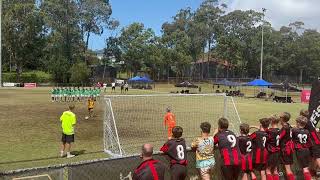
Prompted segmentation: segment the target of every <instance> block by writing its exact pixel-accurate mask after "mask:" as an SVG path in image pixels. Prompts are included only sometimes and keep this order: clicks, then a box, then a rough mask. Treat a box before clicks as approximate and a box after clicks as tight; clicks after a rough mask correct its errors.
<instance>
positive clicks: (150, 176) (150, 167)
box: [132, 144, 166, 180]
mask: <svg viewBox="0 0 320 180" xmlns="http://www.w3.org/2000/svg"><path fill="white" fill-rule="evenodd" d="M152 154H153V146H152V145H151V144H144V145H143V146H142V151H141V156H140V157H141V158H142V160H143V161H142V162H141V164H140V165H139V166H138V167H137V168H136V169H135V170H134V173H133V176H132V179H133V180H164V176H165V173H166V167H165V165H164V164H163V163H162V162H161V161H158V160H155V159H153V158H152Z"/></svg>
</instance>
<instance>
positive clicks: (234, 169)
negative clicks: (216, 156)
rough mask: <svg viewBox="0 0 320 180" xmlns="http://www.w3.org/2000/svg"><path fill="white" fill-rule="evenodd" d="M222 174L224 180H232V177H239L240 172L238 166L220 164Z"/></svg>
mask: <svg viewBox="0 0 320 180" xmlns="http://www.w3.org/2000/svg"><path fill="white" fill-rule="evenodd" d="M221 172H222V176H223V177H224V179H225V180H234V177H239V174H240V166H235V165H231V166H224V165H222V166H221Z"/></svg>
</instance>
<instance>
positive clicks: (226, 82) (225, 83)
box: [213, 79, 241, 86]
mask: <svg viewBox="0 0 320 180" xmlns="http://www.w3.org/2000/svg"><path fill="white" fill-rule="evenodd" d="M213 84H216V85H224V86H241V83H238V82H232V81H228V80H227V79H223V80H221V81H218V82H215V83H213Z"/></svg>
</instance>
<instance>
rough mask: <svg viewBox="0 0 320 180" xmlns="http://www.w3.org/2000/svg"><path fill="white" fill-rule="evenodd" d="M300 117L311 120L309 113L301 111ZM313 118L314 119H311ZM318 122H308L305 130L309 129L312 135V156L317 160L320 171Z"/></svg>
mask: <svg viewBox="0 0 320 180" xmlns="http://www.w3.org/2000/svg"><path fill="white" fill-rule="evenodd" d="M300 115H301V116H304V117H306V118H309V116H310V115H309V111H307V110H301V111H300ZM311 118H312V117H311ZM317 123H318V122H315V121H311V120H310V119H309V120H308V122H307V124H306V126H305V129H307V130H308V131H309V133H310V140H311V142H312V146H311V147H310V148H309V150H310V153H311V156H312V157H313V158H314V159H315V160H316V164H317V167H318V169H320V137H319V135H318V133H317V130H316V128H315V127H316V125H317Z"/></svg>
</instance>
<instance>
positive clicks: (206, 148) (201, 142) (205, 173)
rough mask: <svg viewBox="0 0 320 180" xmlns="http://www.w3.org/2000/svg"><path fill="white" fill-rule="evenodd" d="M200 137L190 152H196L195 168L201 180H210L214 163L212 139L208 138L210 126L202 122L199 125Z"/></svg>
mask: <svg viewBox="0 0 320 180" xmlns="http://www.w3.org/2000/svg"><path fill="white" fill-rule="evenodd" d="M200 128H201V137H198V138H196V139H195V140H194V141H193V142H192V144H191V148H192V150H194V151H196V168H197V169H198V172H199V176H200V178H201V179H202V180H210V179H211V172H212V169H213V167H214V165H215V163H216V161H215V158H214V139H213V137H212V136H210V135H209V134H210V130H211V124H210V123H208V122H203V123H201V125H200Z"/></svg>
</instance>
